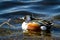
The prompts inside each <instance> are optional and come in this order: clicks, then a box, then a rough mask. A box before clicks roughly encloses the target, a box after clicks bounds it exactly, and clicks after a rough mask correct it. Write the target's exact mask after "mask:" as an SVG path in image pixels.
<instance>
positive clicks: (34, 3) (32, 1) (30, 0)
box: [0, 0, 60, 40]
mask: <svg viewBox="0 0 60 40" xmlns="http://www.w3.org/2000/svg"><path fill="white" fill-rule="evenodd" d="M23 11H24V12H23ZM19 12H23V14H25V12H29V13H30V14H32V13H33V14H41V15H42V14H43V15H46V16H47V18H52V17H53V16H56V15H60V0H0V24H1V23H3V22H5V21H7V20H8V18H9V17H11V18H14V17H22V15H20V14H19V15H17V13H19ZM29 13H28V14H29ZM6 14H9V15H6ZM15 14H16V15H15ZM1 15H3V16H1ZM40 17H41V16H40ZM42 17H44V18H45V19H46V17H45V16H42ZM55 23H57V24H60V21H57V22H56V21H55ZM12 25H14V26H15V27H9V26H8V25H7V24H5V25H3V26H2V27H1V28H8V29H10V30H13V31H16V32H13V34H12V35H6V36H0V39H1V40H19V39H21V38H24V35H23V33H22V29H21V24H12ZM18 30H19V32H18ZM28 37H29V36H28ZM43 37H44V36H43ZM43 37H42V39H41V40H44V39H43ZM45 37H47V36H45ZM49 38H50V39H51V38H56V40H60V39H59V38H60V29H59V28H53V29H52V31H51V36H49ZM25 40H26V39H25ZM27 40H28V39H27Z"/></svg>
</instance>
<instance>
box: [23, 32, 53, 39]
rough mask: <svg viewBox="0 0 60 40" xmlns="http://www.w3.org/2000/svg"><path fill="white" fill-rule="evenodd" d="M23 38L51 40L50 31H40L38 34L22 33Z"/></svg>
mask: <svg viewBox="0 0 60 40" xmlns="http://www.w3.org/2000/svg"><path fill="white" fill-rule="evenodd" d="M24 38H25V39H28V38H30V39H31V38H32V39H37V40H53V38H52V36H51V32H50V31H40V32H38V31H37V32H36V31H28V32H26V33H24Z"/></svg>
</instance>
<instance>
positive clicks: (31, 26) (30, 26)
mask: <svg viewBox="0 0 60 40" xmlns="http://www.w3.org/2000/svg"><path fill="white" fill-rule="evenodd" d="M24 20H25V21H24V22H23V23H22V30H23V32H26V31H28V30H32V31H38V30H39V31H41V30H44V31H45V30H47V27H46V26H44V25H42V26H41V25H40V24H39V23H37V22H30V21H31V20H35V18H32V17H31V16H30V15H26V16H25V17H24Z"/></svg>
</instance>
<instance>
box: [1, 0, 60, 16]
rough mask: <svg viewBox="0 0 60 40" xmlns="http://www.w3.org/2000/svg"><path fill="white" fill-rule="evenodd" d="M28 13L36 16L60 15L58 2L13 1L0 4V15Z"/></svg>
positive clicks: (59, 3) (43, 0)
mask: <svg viewBox="0 0 60 40" xmlns="http://www.w3.org/2000/svg"><path fill="white" fill-rule="evenodd" d="M18 11H28V12H32V13H36V14H46V15H52V16H53V15H54V14H59V13H60V1H59V0H57V1H56V0H51V1H50V0H49V1H48V0H34V1H32V0H29V1H28V0H20V1H17V0H15V1H14V0H13V1H11V0H10V1H2V2H0V14H6V13H12V12H18Z"/></svg>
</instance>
